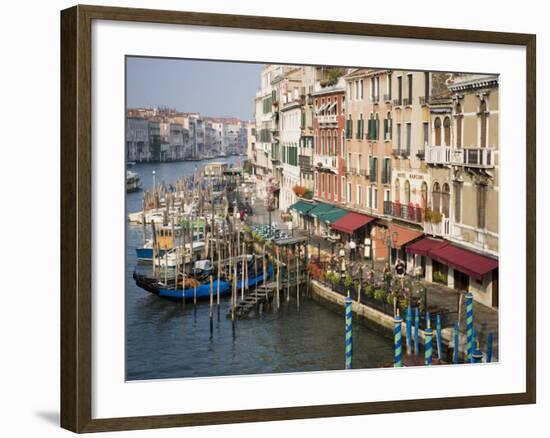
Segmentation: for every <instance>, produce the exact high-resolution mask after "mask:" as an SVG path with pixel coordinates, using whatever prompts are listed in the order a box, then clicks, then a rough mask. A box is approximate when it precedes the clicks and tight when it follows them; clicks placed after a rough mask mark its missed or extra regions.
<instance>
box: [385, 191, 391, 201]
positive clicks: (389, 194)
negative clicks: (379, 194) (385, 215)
mask: <svg viewBox="0 0 550 438" xmlns="http://www.w3.org/2000/svg"><path fill="white" fill-rule="evenodd" d="M390 198H391V193H390V191H389V190H384V202H389V201H390V200H391V199H390Z"/></svg>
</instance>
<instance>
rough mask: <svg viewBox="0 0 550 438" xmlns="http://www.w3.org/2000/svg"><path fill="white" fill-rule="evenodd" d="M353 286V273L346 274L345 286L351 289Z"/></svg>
mask: <svg viewBox="0 0 550 438" xmlns="http://www.w3.org/2000/svg"><path fill="white" fill-rule="evenodd" d="M351 286H353V278H351V275H346V277H345V278H344V287H345V288H346V289H349V288H351Z"/></svg>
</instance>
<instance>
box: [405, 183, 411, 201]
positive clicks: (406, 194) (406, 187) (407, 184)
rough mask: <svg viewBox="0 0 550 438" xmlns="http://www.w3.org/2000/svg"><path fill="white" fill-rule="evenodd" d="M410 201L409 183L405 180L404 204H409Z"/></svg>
mask: <svg viewBox="0 0 550 438" xmlns="http://www.w3.org/2000/svg"><path fill="white" fill-rule="evenodd" d="M410 202H411V183H410V182H409V180H406V181H405V204H406V205H409V204H410Z"/></svg>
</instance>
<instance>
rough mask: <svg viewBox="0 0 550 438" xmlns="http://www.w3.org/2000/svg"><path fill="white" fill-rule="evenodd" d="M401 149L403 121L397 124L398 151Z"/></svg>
mask: <svg viewBox="0 0 550 438" xmlns="http://www.w3.org/2000/svg"><path fill="white" fill-rule="evenodd" d="M400 151H401V123H398V124H397V152H398V153H399V152H400Z"/></svg>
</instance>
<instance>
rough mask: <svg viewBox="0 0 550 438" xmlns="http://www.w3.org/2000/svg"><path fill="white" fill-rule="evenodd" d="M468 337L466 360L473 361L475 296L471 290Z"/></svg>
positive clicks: (468, 295)
mask: <svg viewBox="0 0 550 438" xmlns="http://www.w3.org/2000/svg"><path fill="white" fill-rule="evenodd" d="M465 296H466V339H467V342H468V345H467V349H466V359H467V360H466V362H471V361H472V352H473V349H474V296H473V295H472V293H471V292H468V293H467V294H466V295H465Z"/></svg>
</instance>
